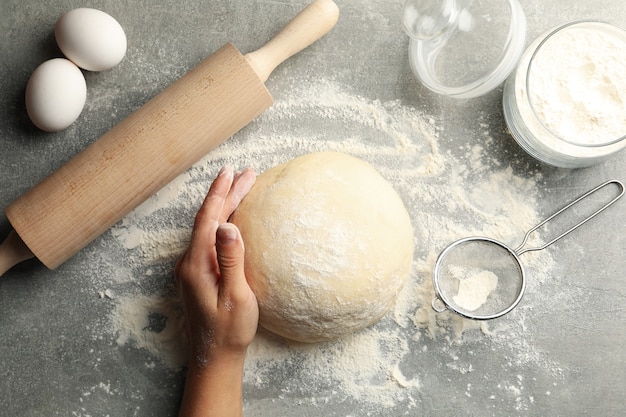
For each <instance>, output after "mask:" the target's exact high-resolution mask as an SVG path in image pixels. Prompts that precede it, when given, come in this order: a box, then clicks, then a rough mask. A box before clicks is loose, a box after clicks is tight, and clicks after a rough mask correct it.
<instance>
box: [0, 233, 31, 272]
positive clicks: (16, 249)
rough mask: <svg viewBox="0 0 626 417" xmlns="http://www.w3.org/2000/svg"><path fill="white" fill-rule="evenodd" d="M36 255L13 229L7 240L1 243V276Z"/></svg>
mask: <svg viewBox="0 0 626 417" xmlns="http://www.w3.org/2000/svg"><path fill="white" fill-rule="evenodd" d="M34 257H35V255H33V253H32V252H31V250H30V249H28V246H26V244H25V243H24V241H23V240H22V238H21V237H20V236H19V235H18V234H17V233H16V232H15V230H12V231H11V233H9V236H8V237H7V238H6V239H5V241H4V242H3V243H2V244H0V277H1V276H2V275H4V273H5V272H7V271H8V270H9V269H11V268H13V267H14V266H15V265H17V264H19V263H20V262H22V261H25V260H27V259H32V258H34Z"/></svg>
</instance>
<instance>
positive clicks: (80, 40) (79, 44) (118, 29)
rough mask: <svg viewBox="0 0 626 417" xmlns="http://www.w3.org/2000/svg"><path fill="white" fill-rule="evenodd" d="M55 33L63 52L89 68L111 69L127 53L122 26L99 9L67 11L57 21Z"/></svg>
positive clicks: (80, 65) (98, 69)
mask: <svg viewBox="0 0 626 417" xmlns="http://www.w3.org/2000/svg"><path fill="white" fill-rule="evenodd" d="M54 36H55V38H56V41H57V44H58V45H59V48H60V49H61V51H62V52H63V54H65V56H66V57H67V58H68V59H69V60H70V61H72V62H74V63H75V64H76V65H78V66H79V67H81V68H83V69H86V70H88V71H106V70H108V69H111V68H113V67H114V66H116V65H117V64H119V63H120V61H121V60H122V58H124V55H125V54H126V34H125V33H124V29H123V28H122V26H121V25H120V24H119V22H118V21H117V20H115V19H114V18H113V17H112V16H111V15H109V14H107V13H105V12H103V11H101V10H97V9H90V8H80V9H74V10H70V11H69V12H67V13H65V14H64V15H63V16H61V17H60V18H59V20H58V21H57V23H56V25H55V27H54Z"/></svg>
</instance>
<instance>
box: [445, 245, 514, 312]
mask: <svg viewBox="0 0 626 417" xmlns="http://www.w3.org/2000/svg"><path fill="white" fill-rule="evenodd" d="M433 282H434V285H435V290H436V292H437V296H438V297H439V299H440V300H441V301H442V302H443V303H444V304H445V305H446V306H447V308H449V309H451V310H453V311H455V312H457V313H459V314H461V315H463V316H466V317H469V318H473V319H491V318H495V317H499V316H501V315H503V314H506V313H507V312H509V311H510V310H511V309H513V308H514V307H515V306H516V305H517V303H518V302H519V301H520V300H521V297H522V295H523V292H524V288H525V276H524V269H523V267H522V265H521V263H520V261H519V259H518V257H517V255H516V254H515V252H514V251H513V250H512V249H510V248H509V247H507V246H506V245H504V244H502V243H500V242H498V241H496V240H492V239H489V238H482V237H478V238H477V237H473V238H466V239H462V240H460V241H457V242H455V243H453V244H452V245H450V246H448V247H447V248H446V249H445V250H444V251H443V252H442V253H441V255H440V256H439V258H438V260H437V264H436V266H435V271H434V276H433Z"/></svg>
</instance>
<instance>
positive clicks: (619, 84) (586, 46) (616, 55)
mask: <svg viewBox="0 0 626 417" xmlns="http://www.w3.org/2000/svg"><path fill="white" fill-rule="evenodd" d="M623 38H624V37H623V36H622V38H619V37H618V36H615V35H614V34H612V33H609V31H608V30H605V29H603V27H602V26H598V27H597V28H594V29H591V28H584V27H570V28H567V29H565V30H561V31H560V32H559V33H556V34H554V35H552V36H551V37H550V38H548V39H547V40H546V41H545V43H544V44H543V45H542V46H541V47H540V49H539V50H538V51H537V53H536V55H535V57H534V58H533V60H532V62H531V64H530V69H529V75H528V94H529V98H530V102H531V104H532V106H533V107H534V110H535V113H536V114H537V116H538V117H539V118H540V119H541V121H542V122H543V124H544V125H545V126H546V127H547V128H548V129H550V130H551V131H552V132H553V133H554V134H556V135H557V136H558V137H560V138H561V139H564V140H567V141H568V142H572V143H576V144H579V145H601V144H606V143H610V142H612V141H614V140H616V139H618V138H620V137H622V136H624V135H625V134H626V41H624V39H623Z"/></svg>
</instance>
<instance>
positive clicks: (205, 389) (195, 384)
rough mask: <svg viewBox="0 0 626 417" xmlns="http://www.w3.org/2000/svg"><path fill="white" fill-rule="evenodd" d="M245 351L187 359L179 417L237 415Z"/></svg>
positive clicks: (238, 413) (230, 416)
mask: <svg viewBox="0 0 626 417" xmlns="http://www.w3.org/2000/svg"><path fill="white" fill-rule="evenodd" d="M244 358H245V355H236V356H233V357H228V358H220V359H216V360H212V361H210V362H209V363H207V364H205V365H201V364H196V363H191V364H190V366H189V370H188V372H187V379H186V382H185V392H184V395H183V402H182V405H181V408H180V413H179V417H212V416H216V417H240V416H242V414H243V400H242V378H243V365H244Z"/></svg>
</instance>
